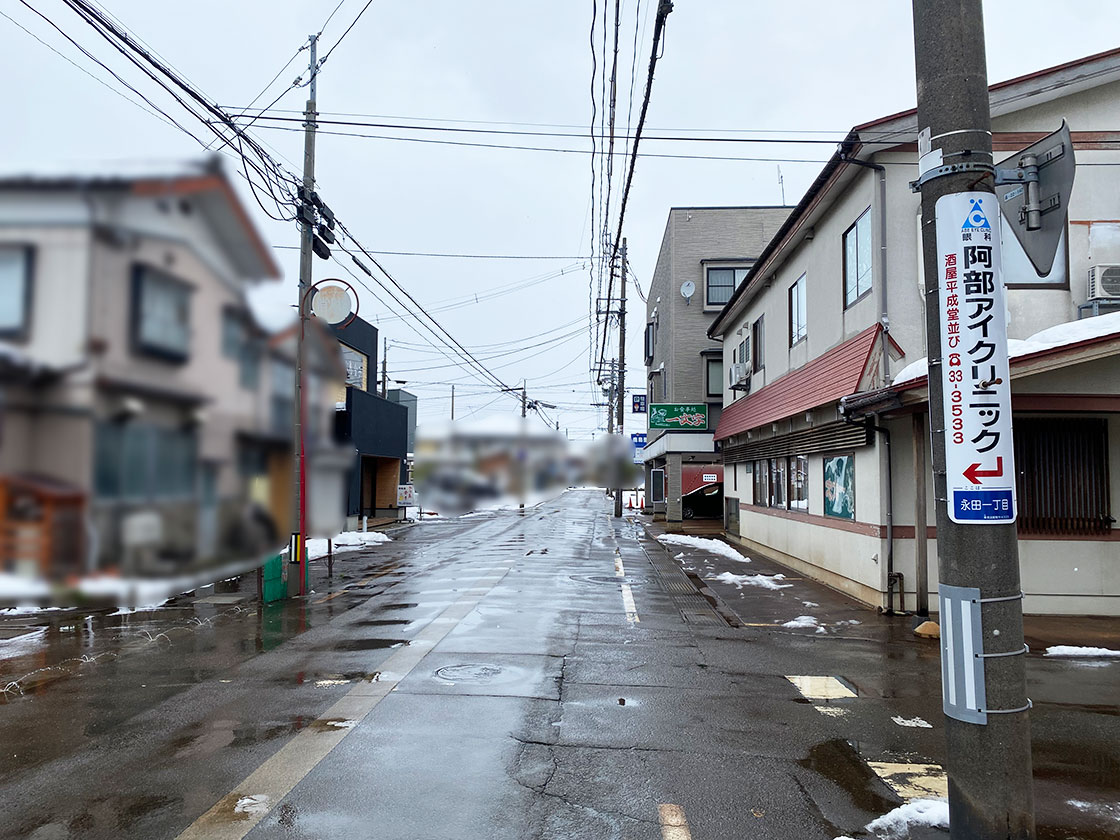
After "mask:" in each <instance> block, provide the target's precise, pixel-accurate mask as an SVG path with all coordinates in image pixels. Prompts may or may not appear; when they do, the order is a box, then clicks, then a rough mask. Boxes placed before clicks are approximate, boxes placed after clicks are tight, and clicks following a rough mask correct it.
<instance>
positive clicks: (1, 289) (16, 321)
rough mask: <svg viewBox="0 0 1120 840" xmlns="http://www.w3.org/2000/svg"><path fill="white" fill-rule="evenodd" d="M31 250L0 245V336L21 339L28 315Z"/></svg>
mask: <svg viewBox="0 0 1120 840" xmlns="http://www.w3.org/2000/svg"><path fill="white" fill-rule="evenodd" d="M32 253H33V252H32V250H31V248H28V247H26V246H22V245H0V336H3V337H4V338H17V339H25V338H26V337H27V333H28V329H29V327H30V323H29V322H30V318H31V265H32Z"/></svg>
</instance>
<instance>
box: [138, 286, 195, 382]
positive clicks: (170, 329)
mask: <svg viewBox="0 0 1120 840" xmlns="http://www.w3.org/2000/svg"><path fill="white" fill-rule="evenodd" d="M190 295H191V288H190V286H188V285H187V284H185V283H183V282H182V281H180V280H176V279H175V278H174V277H172V276H171V275H169V274H164V273H163V272H162V271H159V270H158V269H155V268H151V267H149V266H136V268H135V269H134V270H133V274H132V301H133V308H132V341H133V347H135V348H136V349H137V350H138V351H139V352H141V353H146V354H148V355H152V356H159V357H162V358H164V359H168V360H171V361H186V359H187V358H188V356H189V355H190V337H191V334H190V311H191V307H190V303H191V301H190Z"/></svg>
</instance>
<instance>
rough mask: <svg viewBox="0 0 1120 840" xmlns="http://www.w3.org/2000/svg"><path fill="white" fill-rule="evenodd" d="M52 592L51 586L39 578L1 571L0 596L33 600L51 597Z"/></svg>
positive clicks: (18, 599) (7, 598) (13, 599)
mask: <svg viewBox="0 0 1120 840" xmlns="http://www.w3.org/2000/svg"><path fill="white" fill-rule="evenodd" d="M50 594H51V588H50V586H49V585H47V583H46V581H43V580H40V579H39V578H34V577H25V576H24V575H11V574H5V573H0V598H3V599H5V600H9V599H10V600H12V601H33V600H35V599H36V598H47V597H50Z"/></svg>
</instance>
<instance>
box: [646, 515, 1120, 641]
mask: <svg viewBox="0 0 1120 840" xmlns="http://www.w3.org/2000/svg"><path fill="white" fill-rule="evenodd" d="M633 519H634V521H635V522H637V523H639V524H641V526H642V527H643V528H644V529H645V531H646V533H648V534H649V535H650V537H652V538H653V539H657V538H658V537H660V536H661V535H663V534H687V535H691V536H698V537H704V538H706V539H717V540H721V541H722V542H725V543H726V544H728V545H730V546H733V547H734V548H736V549H737V550H738V551H740V552H741V553H743V554H747V555H749V556H750V557H752V558H754V559H755V560H756V561H765V563H766V565H767V568H768V569H771V570H772V571H770V572H769V573H771V574H784V575H786V576H787V578H789V579H791V580H794V579H796V580H801V579H802V575H801V573H800V572H795V571H793V570H791V569H790V568H789V567H787V566H784V565H783V564H782V563H781V562H780V561H778V560H776V559H774V558H773V557H771V556H769V555H767V554H765V553H764V552H760V551H757V550H754V549H747V548H745V547H743V546H740V545H737V544H736V543H733V542H730V541H729V540H726V539H724V537H723V526H722V524H721V523H720V522H719V521H718V520H710V519H700V520H691V521H690V522H685V523H666V522H654V521H653V519H652V517H649V516H634V517H633ZM753 571H758V570H757V569H754V570H753ZM814 583H815V585H816V587H817V590H816V591H817V596H815V597H814V598H813V600H814V601H818V602H820V603H821V605H822V607H821V609H823V610H826V611H828V612H830V613H835V614H841V613H847V612H850V611H853V610H855V611H857V612H861V613H863V614H865V615H866V616H867V618H868V620H869V621H870V620H874V619H878V620H879V621H881V622H889V623H890V624H891V625H892V626H894V625H896V624H897V619H892V618H891V617H889V616H882V615H878V614H877V611H876V610H874V609H872V608H870V607H868V606H867V605H866V604H862V603H860V602H859V601H856V600H855V599H853V598H851V597H849V596H847V595H845V594H843V593H841V592H837V591H836V590H835V589H832V588H830V587H828V586H827V585H825V584H823V583H816V582H815V581H814ZM930 605H931V607H936V605H937V600H936V599H935V598H934V599H931V602H930ZM900 615H901V616H903V617H910V613H908V612H904V613H901V614H900ZM932 618H933V619H934V620H935V621H936V620H937V614H936V612H934V613H933V615H932ZM923 620H924V619H923ZM917 623H918V619H917V616H913V617H912V618H911V626H913V625H916V624H917ZM884 626H885V625H884ZM1023 630H1024V634H1025V636H1026V641H1027V644H1028V645H1030V648H1031V651H1032V652H1034V653H1042V652H1043V651H1045V649H1046V648H1048V647H1052V646H1055V645H1072V646H1076V647H1098V648H1110V649H1112V650H1120V619H1116V618H1112V617H1108V616H1066V615H1026V616H1024V617H1023ZM929 644H930V645H931V646H932V647H933V648H934V649H936V648H937V641H936V640H930V641H929Z"/></svg>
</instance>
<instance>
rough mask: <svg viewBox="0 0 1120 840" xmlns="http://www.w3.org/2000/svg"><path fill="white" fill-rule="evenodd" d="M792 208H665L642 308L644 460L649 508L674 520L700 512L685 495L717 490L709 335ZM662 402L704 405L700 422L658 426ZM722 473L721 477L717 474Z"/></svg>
mask: <svg viewBox="0 0 1120 840" xmlns="http://www.w3.org/2000/svg"><path fill="white" fill-rule="evenodd" d="M789 211H790V208H789V207H674V208H673V209H672V210H670V211H669V219H668V221H667V222H666V224H665V235H664V236H663V237H662V240H661V251H660V253H659V254H658V257H657V265H656V267H655V268H654V273H653V281H652V283H651V287H650V291H649V295H648V298H647V301H648V302H647V304H646V323H645V334H644V348H645V364H646V394H647V400H648V409H647V410H648V411H649V412H650V413H649V414H648V415H647V423H648V425H649V428H648V431H647V434H646V446H645V449H644V450H642V457H643V459H644V461H645V470H646V481H645V484H646V497H647V501H648V502H650V503H651V507H652V508H653V511H654V512H655V513H656V514H658V515H660V516H664V517H665V518H666V519H668V521H670V522H680V521H681V520H682V518H684V516H685V515H686V514H688V515H690V516H691V515H692V514H693V513H694V512H697V511H699V510H700V509H701V507H702V506H699V505H698V506H696V508H695V509H694V507H693V506H692V505H691V504H690V503H689V502H687V501H685V500H684V496H685V495H686V494H687V491H700V490H702V489H703V488H705V487H711V486H712V485H713V484H718V483H719V482H718V481H716V480H714V479H713V480H712V481H709V482H705V481H704V476H705V475H709V476H710V475H712V474H713V471H712V470H704V469H703V466H704V465H713V464H719V463H720V461H721V459H720V456H719V453H718V451H717V448H716V445H715V440H714V438H713V435H712V433H713V432H714V431H715V428H716V426H717V424H718V423H719V418H720V410H721V408H722V406H723V389H724V377H725V373H724V363H723V351H722V348H721V346H720V344H719V343H718V342H717V341H714V340H712V339H710V338H708V336H707V334H706V331H707V329H708V326H709V324H711V322H712V319H713V318H715V316H716V314H717V313H718V312H719V311H720V309H721V308H722V307H723V305H724V304H725V303H727V301H728V300H729V299H730V297H731V294H732V293H733V292H734V291H735V289H736V288H737V286H738V284H739V283H741V282H742V279H743V277H744V276H745V275H746V273H747V272H748V271H749V270H750V267H751V266H752V265H754V262H755V260H756V259H757V258H758V255H759V254H760V253H761V252H762V248H763V246H764V245H765V244H766V243H767V242H768V241H769V240H770V238H771V237H772V236H773V235H774V234H775V233H776V232H777V231H778V228H779V227H780V226H781V224H782V222H784V221H785V219H786V217H787V216H788V215H789ZM667 405H668V406H678V407H680V406H689V405H693V406H695V405H700V406H703V408H704V411H705V412H706V421H705V422H704V423H701V424H699V425H691V424H686V423H684V422H680V423H678V424H677V426H675V427H672V428H658V427H657V417H658V414H657V412H658V406H667ZM695 413H696V412H693V414H695ZM693 419H694V418H691V417H690V418H689V420H690V423H691V422H692V420H693ZM686 472H687V473H688V474H689V475H688V476H687V477H686V476H685V473H686ZM718 472H719V473H720V474H721V475H722V470H719V471H718ZM693 473H695V474H696V475H695V476H693ZM686 485H687V488H686ZM694 485H695V486H694ZM716 501H717V503H718V501H719V500H718V499H717V500H716ZM717 513H718V507H717Z"/></svg>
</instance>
